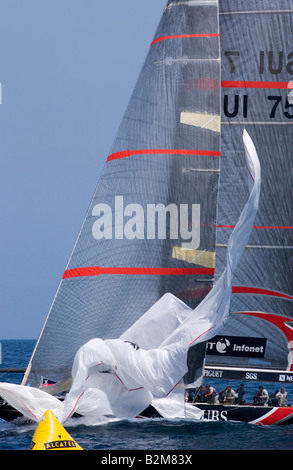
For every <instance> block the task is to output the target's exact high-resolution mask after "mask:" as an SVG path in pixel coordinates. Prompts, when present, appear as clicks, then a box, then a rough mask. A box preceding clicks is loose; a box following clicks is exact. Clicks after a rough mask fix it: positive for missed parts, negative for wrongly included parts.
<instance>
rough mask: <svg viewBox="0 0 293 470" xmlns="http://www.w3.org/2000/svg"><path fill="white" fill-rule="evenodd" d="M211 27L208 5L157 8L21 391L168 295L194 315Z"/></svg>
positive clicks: (210, 137)
mask: <svg viewBox="0 0 293 470" xmlns="http://www.w3.org/2000/svg"><path fill="white" fill-rule="evenodd" d="M218 18H219V16H218V2H217V1H211V0H208V1H190V2H186V1H171V0H170V1H169V2H168V3H167V5H166V8H165V10H164V13H163V16H162V19H161V22H160V24H159V27H158V29H157V32H156V34H155V36H154V40H153V42H152V43H151V46H150V50H149V52H148V54H147V57H146V61H145V64H144V66H143V68H142V71H141V74H140V76H139V78H138V81H137V84H136V86H135V89H134V92H133V95H132V97H131V100H130V102H129V105H128V107H127V110H126V113H125V116H124V118H123V120H122V123H121V126H120V128H119V130H118V133H117V136H116V139H115V141H114V143H113V146H112V149H111V152H110V155H109V156H108V159H107V162H106V164H105V168H104V170H103V172H102V175H101V178H100V180H99V183H98V186H97V189H96V191H95V193H94V195H93V199H92V201H91V203H90V206H89V209H88V212H87V214H86V217H85V219H84V223H83V225H82V228H81V231H80V233H79V235H78V238H77V241H76V244H75V246H74V249H73V251H72V254H71V257H70V259H69V262H68V265H67V267H66V269H65V272H64V275H63V278H62V280H61V282H60V285H59V287H58V290H57V293H56V296H55V298H54V301H53V303H52V306H51V309H50V311H49V314H48V316H47V319H46V321H45V324H44V328H43V330H42V332H41V335H40V337H39V339H38V342H37V345H36V348H35V350H34V353H33V355H32V358H31V361H30V364H29V367H28V369H27V373H26V374H25V377H24V380H23V383H26V384H30V385H32V386H35V387H39V386H40V385H41V384H42V381H43V379H44V378H48V379H50V380H51V381H55V382H60V381H61V382H62V381H65V380H66V379H67V378H68V377H70V370H71V367H72V362H73V358H74V355H75V353H76V351H77V350H78V349H79V348H80V346H82V345H83V344H84V343H86V342H87V341H88V340H90V339H91V338H94V337H99V338H102V339H107V338H115V337H119V336H120V335H121V334H122V333H123V332H124V331H125V330H126V329H127V328H129V327H130V326H131V325H132V324H133V323H134V322H135V321H136V320H137V319H138V318H140V316H141V315H142V314H143V313H144V312H145V311H146V310H148V308H149V307H150V306H151V305H153V304H154V303H155V302H156V301H157V300H158V299H159V298H160V297H161V296H162V295H163V294H164V293H166V292H171V293H173V294H174V295H176V296H177V297H179V298H180V299H182V300H183V301H185V302H186V303H187V304H188V305H190V306H191V307H192V308H194V307H196V305H198V304H199V303H200V302H201V300H202V299H203V298H204V297H205V295H206V294H207V293H208V292H209V291H210V290H211V288H212V286H213V282H214V274H215V244H216V225H217V199H218V187H219V176H220V49H219V21H218ZM101 158H104V156H101ZM204 349H205V348H202V347H201V351H197V354H196V357H197V362H196V364H195V366H194V367H193V371H194V370H196V369H198V368H199V367H201V366H202V361H203V358H204V355H205V350H204ZM189 362H191V358H190V361H189ZM193 379H194V372H192V373H191V374H190V376H189V377H188V381H192V380H193Z"/></svg>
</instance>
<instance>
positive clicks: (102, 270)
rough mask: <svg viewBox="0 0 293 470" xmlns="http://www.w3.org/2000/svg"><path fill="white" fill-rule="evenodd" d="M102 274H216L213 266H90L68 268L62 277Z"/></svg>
mask: <svg viewBox="0 0 293 470" xmlns="http://www.w3.org/2000/svg"><path fill="white" fill-rule="evenodd" d="M102 274H113V275H115V274H118V275H138V276H139V275H140V276H190V275H199V276H200V275H209V274H211V275H214V274H215V270H214V269H211V268H181V269H177V268H129V267H101V266H89V267H84V268H76V269H68V270H66V271H65V272H64V274H63V276H62V279H69V278H74V277H88V276H100V275H102Z"/></svg>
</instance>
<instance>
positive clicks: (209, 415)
mask: <svg viewBox="0 0 293 470" xmlns="http://www.w3.org/2000/svg"><path fill="white" fill-rule="evenodd" d="M202 419H204V420H207V421H227V411H223V410H222V411H219V410H204V415H203V418H202Z"/></svg>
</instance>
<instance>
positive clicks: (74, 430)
mask: <svg viewBox="0 0 293 470" xmlns="http://www.w3.org/2000/svg"><path fill="white" fill-rule="evenodd" d="M1 345H2V364H1V365H0V368H8V367H18V368H25V367H26V366H27V363H28V361H29V358H30V355H31V353H32V350H33V347H34V345H35V340H2V341H1ZM20 380H21V375H20V374H14V375H12V374H3V373H2V374H1V376H0V381H1V382H14V383H20ZM209 383H210V385H212V386H214V387H215V388H216V389H217V390H218V391H219V390H221V389H222V388H224V387H225V386H226V385H227V383H223V382H221V381H219V380H214V381H211V380H209ZM229 384H230V385H231V386H232V387H233V388H237V387H238V386H239V383H238V382H235V383H233V382H229ZM259 385H260V384H258V383H255V382H253V383H251V382H246V383H245V391H246V400H247V401H252V400H253V395H254V393H255V391H256V389H257V388H258V386H259ZM264 385H265V387H266V388H267V390H268V392H269V393H271V392H273V391H274V390H275V389H276V388H278V386H277V384H272V383H268V384H264ZM291 387H292V388H291V389H290V387H289V386H287V387H286V391H287V393H288V404H290V403H292V404H293V385H292V386H291ZM72 421H73V422H71V423H70V424H68V426H66V429H67V431H68V432H69V433H70V434H71V436H72V437H73V438H74V439H75V440H76V441H77V442H78V444H79V445H80V446H81V447H82V448H83V449H85V450H99V451H104V452H105V451H106V452H109V453H111V452H112V451H113V452H114V451H134V450H135V451H148V450H149V451H169V452H171V451H182V452H186V451H198V450H202V451H204V450H218V451H220V450H225V451H228V450H229V451H230V450H231V451H232V450H235V451H237V450H238V451H240V450H293V425H285V426H257V425H252V424H246V423H238V422H205V421H202V422H193V421H190V420H164V419H158V420H155V419H153V420H152V419H147V420H119V421H109V422H107V423H102V424H101V425H99V426H92V427H88V426H84V425H80V424H78V423H74V420H72ZM35 428H36V424H31V423H29V422H26V421H24V420H20V421H18V422H6V421H4V420H2V419H0V450H29V449H30V446H31V441H32V437H33V434H34V431H35ZM107 455H110V454H107ZM153 463H154V462H153ZM187 463H188V462H187Z"/></svg>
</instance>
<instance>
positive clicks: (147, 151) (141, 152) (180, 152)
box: [107, 149, 220, 162]
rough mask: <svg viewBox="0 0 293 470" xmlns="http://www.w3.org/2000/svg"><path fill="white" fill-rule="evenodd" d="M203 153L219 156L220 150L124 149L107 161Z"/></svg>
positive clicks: (203, 154)
mask: <svg viewBox="0 0 293 470" xmlns="http://www.w3.org/2000/svg"><path fill="white" fill-rule="evenodd" d="M148 154H149V155H162V154H168V155H202V156H211V157H219V156H220V152H218V151H216V150H187V149H186V150H183V149H141V150H122V151H120V152H115V153H112V154H111V155H109V157H108V159H107V162H111V161H112V160H117V159H119V158H128V157H131V156H132V155H148Z"/></svg>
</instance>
